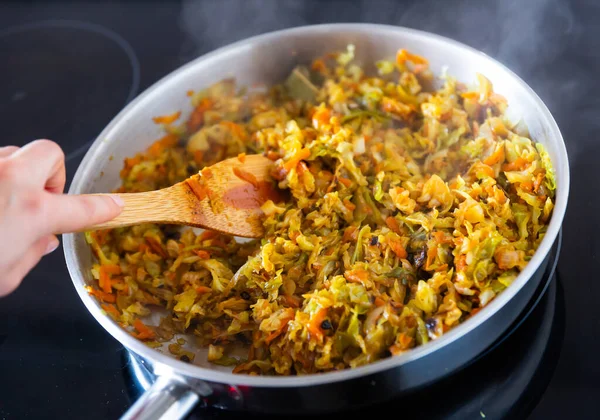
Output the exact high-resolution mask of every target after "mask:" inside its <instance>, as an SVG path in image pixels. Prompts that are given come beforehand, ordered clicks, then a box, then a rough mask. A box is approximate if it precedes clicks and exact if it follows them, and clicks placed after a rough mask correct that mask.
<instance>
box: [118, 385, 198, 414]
mask: <svg viewBox="0 0 600 420" xmlns="http://www.w3.org/2000/svg"><path fill="white" fill-rule="evenodd" d="M198 401H200V397H199V396H198V394H196V393H195V392H194V391H192V390H191V389H190V387H189V386H188V385H186V384H184V383H181V382H179V381H177V380H174V379H172V378H169V377H166V376H159V377H158V378H156V381H155V382H154V383H153V384H152V386H151V387H150V388H148V389H147V390H146V392H144V394H142V396H141V397H140V398H138V400H137V401H136V402H135V403H134V404H133V405H132V406H131V407H130V408H129V410H127V412H126V413H125V414H123V416H122V417H121V420H158V419H164V420H166V419H169V420H171V419H173V420H181V419H183V418H185V416H187V414H188V413H189V412H190V411H191V410H192V408H194V406H195V405H196V404H197V403H198Z"/></svg>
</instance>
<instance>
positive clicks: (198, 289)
mask: <svg viewBox="0 0 600 420" xmlns="http://www.w3.org/2000/svg"><path fill="white" fill-rule="evenodd" d="M196 292H198V293H200V294H203V293H210V292H212V289H211V288H210V287H208V286H198V287H196Z"/></svg>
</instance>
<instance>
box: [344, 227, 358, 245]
mask: <svg viewBox="0 0 600 420" xmlns="http://www.w3.org/2000/svg"><path fill="white" fill-rule="evenodd" d="M357 233H358V228H357V227H356V226H348V227H347V228H346V230H344V237H343V238H342V240H343V241H344V242H348V241H350V240H353V241H355V240H356V239H357V237H358V235H357Z"/></svg>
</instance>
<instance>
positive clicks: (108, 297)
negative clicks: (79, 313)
mask: <svg viewBox="0 0 600 420" xmlns="http://www.w3.org/2000/svg"><path fill="white" fill-rule="evenodd" d="M86 290H87V291H88V293H89V294H90V295H92V296H96V297H97V298H98V299H100V300H101V301H102V302H107V303H115V302H116V301H117V297H116V296H115V295H113V294H110V293H105V292H103V291H102V290H98V289H94V288H92V287H89V286H88V287H86Z"/></svg>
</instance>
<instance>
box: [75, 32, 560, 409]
mask: <svg viewBox="0 0 600 420" xmlns="http://www.w3.org/2000/svg"><path fill="white" fill-rule="evenodd" d="M349 43H352V44H354V45H355V46H356V55H357V58H358V60H359V61H360V62H362V63H364V65H367V68H368V64H369V63H373V62H375V61H376V60H378V59H381V58H386V57H394V54H395V52H396V51H397V49H398V48H401V47H402V48H406V49H408V50H409V51H411V52H413V53H416V54H419V55H423V56H425V57H427V58H428V59H429V60H430V64H431V68H432V70H433V71H434V72H436V73H438V74H439V73H441V72H442V71H443V69H444V68H446V69H447V72H448V74H450V75H453V76H455V77H457V78H458V79H459V80H461V81H464V82H468V83H470V82H473V81H475V80H476V78H475V77H476V76H475V73H476V72H479V73H482V74H484V75H485V76H486V77H488V78H489V79H490V80H491V81H492V83H493V85H494V90H495V91H497V92H498V93H500V94H502V95H504V96H505V97H506V98H507V99H508V102H509V109H508V116H509V117H510V118H513V119H515V121H516V120H517V119H522V122H524V123H525V125H526V126H527V127H528V129H529V132H530V134H531V136H532V138H533V139H534V140H536V141H540V142H542V143H543V144H544V145H545V146H546V148H547V150H548V153H549V155H550V157H551V159H552V161H553V164H554V167H555V170H556V176H557V184H558V186H557V196H556V206H555V209H554V213H553V216H552V220H551V222H550V226H549V228H548V232H547V234H546V236H545V238H544V239H543V241H542V243H541V246H540V247H539V249H538V250H537V252H536V253H535V255H534V257H533V258H532V260H531V261H530V262H529V264H528V265H527V267H526V268H525V269H524V270H523V272H522V273H521V274H520V275H519V276H518V278H517V279H516V280H515V282H514V283H513V284H512V285H511V286H510V287H509V288H507V289H506V290H505V291H503V292H502V293H501V294H500V295H499V296H497V297H496V298H495V299H494V300H493V301H492V302H491V303H490V304H488V305H487V306H486V307H485V308H484V309H483V310H481V311H480V312H479V313H478V314H477V316H475V317H473V318H471V319H469V320H467V321H466V322H465V323H463V324H462V325H460V326H458V327H456V328H455V329H453V330H451V331H450V332H448V333H447V334H445V335H444V336H442V337H441V338H440V339H438V340H434V341H430V342H429V343H427V344H425V345H423V346H421V347H418V348H415V349H413V350H411V351H410V352H407V353H405V354H402V355H400V356H396V357H391V358H388V359H385V360H381V361H379V362H376V363H373V364H371V365H367V366H362V367H359V368H355V369H349V370H345V371H339V372H332V373H324V374H315V375H306V376H297V377H261V376H248V375H239V374H233V373H231V371H230V370H227V369H226V368H222V367H215V366H212V365H210V364H209V363H207V362H205V360H206V353H205V352H204V351H203V350H202V349H192V350H194V351H196V352H197V353H198V356H197V357H196V362H195V363H197V364H196V365H190V364H187V363H184V362H182V361H179V360H177V359H175V358H174V357H172V356H170V355H169V353H168V352H166V353H161V352H160V351H159V350H156V349H151V348H149V347H147V346H146V345H144V344H143V343H142V342H140V341H138V340H136V339H135V338H133V337H132V336H130V335H129V334H128V333H127V332H125V331H124V330H122V329H121V328H120V327H119V326H118V325H117V324H116V323H114V322H113V321H112V320H111V319H110V318H108V317H107V316H105V315H104V314H103V313H102V311H101V308H100V306H99V305H98V303H97V302H96V300H95V299H93V298H92V297H91V296H89V295H88V293H87V292H86V291H85V289H84V286H85V285H86V283H88V282H91V281H92V279H91V276H90V267H91V264H92V255H91V253H90V249H89V247H88V246H87V245H86V243H85V240H84V238H83V236H82V235H80V234H69V235H65V237H64V250H65V257H66V262H67V266H68V269H69V273H70V275H71V278H72V279H73V284H74V286H75V288H76V289H77V291H78V293H79V296H80V297H81V299H82V301H83V303H84V304H85V306H86V307H87V308H88V310H89V311H90V312H91V313H92V315H93V316H94V317H95V318H96V320H97V321H98V322H99V323H100V324H101V325H102V326H103V327H104V328H105V329H106V330H107V331H108V332H109V333H110V334H112V336H113V337H115V338H116V339H117V340H119V341H120V342H121V343H122V344H123V345H124V346H125V347H126V348H127V349H129V350H130V351H131V352H132V353H133V354H134V355H135V357H136V358H138V359H139V361H140V362H141V363H142V364H143V366H145V367H146V368H147V369H148V370H149V371H150V372H152V373H153V374H155V375H157V377H158V380H157V381H156V382H155V383H154V385H153V386H152V387H151V388H150V389H149V390H148V391H147V392H146V394H144V396H142V397H141V398H140V399H139V400H138V401H137V402H136V403H135V404H134V405H133V406H132V407H131V408H130V410H129V411H128V412H127V413H126V414H125V416H124V417H125V418H136V419H148V418H172V419H174V418H181V417H183V416H185V415H186V413H188V412H189V410H191V409H192V408H193V407H194V405H196V404H197V402H198V401H199V400H200V398H201V397H206V396H211V400H212V401H215V402H216V403H217V404H219V405H221V406H223V407H226V408H232V409H248V410H258V411H270V412H280V413H290V412H297V411H298V410H304V411H306V412H317V411H320V412H322V411H330V410H337V409H341V408H348V407H352V406H356V405H362V404H367V403H375V402H379V401H381V400H384V399H387V398H390V397H393V396H396V395H398V394H399V393H403V392H407V391H410V390H414V389H416V388H419V387H423V386H425V385H427V384H428V383H431V382H432V381H435V380H437V379H439V378H440V377H442V376H445V375H447V374H449V373H451V372H453V371H455V370H456V369H458V368H460V367H461V366H463V365H464V364H465V363H467V362H468V361H469V360H471V359H472V358H474V357H475V356H476V355H478V354H479V353H481V351H483V350H484V349H485V348H486V347H488V346H489V345H490V344H491V343H493V342H494V341H495V340H496V339H497V338H498V337H499V336H500V335H501V334H502V333H503V332H504V331H505V330H506V329H507V327H508V326H509V325H510V324H511V323H512V322H513V321H514V320H515V318H516V317H517V316H518V314H519V313H520V312H521V311H522V309H523V308H524V307H525V305H526V304H527V302H528V301H529V300H530V299H531V296H532V294H533V292H534V290H535V289H536V287H537V286H538V284H539V282H540V279H541V277H542V274H543V272H544V269H545V268H546V265H547V264H548V254H549V251H550V249H551V247H552V245H553V243H554V241H555V240H556V238H557V235H558V232H559V229H560V227H561V224H562V221H563V217H564V214H565V210H566V207H567V199H568V194H569V166H568V159H567V153H566V149H565V145H564V142H563V139H562V136H561V133H560V131H559V129H558V127H557V125H556V123H555V121H554V119H553V118H552V115H551V114H550V112H549V111H548V109H547V108H546V106H545V105H544V103H543V102H542V101H541V100H540V98H539V97H538V96H537V95H536V94H535V93H534V92H533V91H532V90H531V89H530V88H529V87H528V86H527V85H526V84H525V83H524V82H523V81H522V80H521V79H520V78H519V77H517V76H516V75H515V74H513V73H512V72H511V71H510V70H508V69H507V68H506V67H504V66H503V65H501V64H500V63H498V62H496V61H494V60H493V59H491V58H490V57H488V56H486V55H485V54H483V53H481V52H479V51H476V50H474V49H472V48H470V47H467V46H465V45H463V44H460V43H458V42H455V41H452V40H449V39H446V38H443V37H440V36H437V35H433V34H430V33H425V32H420V31H416V30H412V29H405V28H400V27H394V26H386V25H375V24H327V25H317V26H306V27H298V28H293V29H287V30H283V31H278V32H274V33H269V34H265V35H261V36H257V37H254V38H250V39H248V40H245V41H241V42H238V43H235V44H233V45H230V46H227V47H224V48H221V49H218V50H216V51H214V52H212V53H210V54H207V55H205V56H202V57H199V58H198V59H196V60H194V61H192V62H190V63H189V64H187V65H185V66H183V67H182V68H180V69H178V70H177V71H175V72H173V73H171V74H169V75H168V76H166V77H165V78H163V79H162V80H160V81H158V82H157V83H156V84H155V85H153V86H152V87H150V88H149V89H147V90H146V91H145V92H144V93H143V94H141V95H140V96H139V97H138V98H137V99H135V100H134V101H133V102H131V103H130V104H129V105H128V106H127V107H126V108H125V109H124V110H123V111H121V112H120V113H119V114H118V115H117V116H116V117H115V118H114V120H113V121H112V122H111V123H110V124H109V125H108V127H106V128H105V129H104V131H102V133H100V135H99V136H98V138H97V139H96V141H95V142H94V144H93V145H92V147H91V148H90V150H89V151H88V153H87V155H86V156H85V158H84V159H83V161H82V163H81V165H80V166H79V169H78V170H77V173H76V174H75V177H74V179H73V182H72V184H71V188H70V190H69V193H70V194H79V193H96V192H106V191H110V190H112V189H113V188H115V187H117V186H118V185H119V171H120V169H121V164H122V162H123V158H125V157H127V156H132V155H134V154H135V153H136V152H139V151H140V150H143V149H145V148H146V147H148V146H149V145H150V144H151V143H152V142H153V141H154V140H155V139H156V138H158V136H160V134H161V133H160V132H159V128H158V127H157V126H156V125H155V124H153V123H152V120H151V117H153V116H156V115H164V114H168V113H171V112H173V111H174V110H182V111H183V114H184V116H186V114H189V112H190V111H191V106H190V105H189V100H188V98H187V96H186V92H187V91H188V90H189V89H201V88H203V87H206V86H208V85H210V84H212V83H215V82H217V81H219V80H221V79H222V78H224V77H229V76H233V77H235V78H236V79H237V80H238V82H239V83H240V84H244V85H249V86H250V85H254V84H255V83H260V84H265V83H266V84H271V83H274V82H279V81H281V80H283V78H284V77H285V76H286V75H287V74H288V73H289V71H290V70H291V69H292V68H293V67H294V65H295V64H297V63H306V62H310V61H311V60H312V59H313V58H314V57H316V56H317V55H320V54H323V53H326V52H330V51H332V50H340V49H344V48H345V47H346V46H347V45H348V44H349ZM101 174H103V175H101ZM90 380H93V378H90ZM340 395H341V396H343V397H341V398H340ZM161 416H164V417H161Z"/></svg>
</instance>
